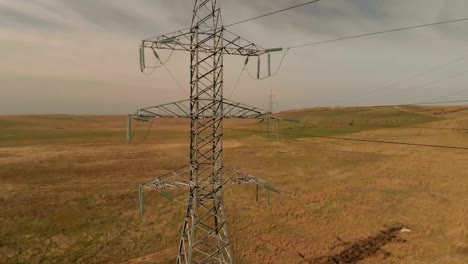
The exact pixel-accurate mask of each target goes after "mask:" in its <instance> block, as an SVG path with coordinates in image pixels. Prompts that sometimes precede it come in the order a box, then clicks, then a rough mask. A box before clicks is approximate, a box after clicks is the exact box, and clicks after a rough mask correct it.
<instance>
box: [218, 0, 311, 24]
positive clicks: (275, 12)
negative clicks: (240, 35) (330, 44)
mask: <svg viewBox="0 0 468 264" xmlns="http://www.w3.org/2000/svg"><path fill="white" fill-rule="evenodd" d="M318 1H320V0H314V1H309V2H305V3H302V4H298V5H295V6H290V7H287V8H283V9H280V10H277V11H274V12H271V13H267V14H263V15H259V16H256V17H252V18H248V19H245V20H241V21H238V22H234V23H231V24H228V25H225V26H224V27H231V26H234V25H239V24H242V23H245V22H249V21H252V20H255V19H259V18H262V17H266V16H270V15H274V14H278V13H281V12H283V11H288V10H291V9H294V8H298V7H301V6H305V5H309V4H313V3H316V2H318Z"/></svg>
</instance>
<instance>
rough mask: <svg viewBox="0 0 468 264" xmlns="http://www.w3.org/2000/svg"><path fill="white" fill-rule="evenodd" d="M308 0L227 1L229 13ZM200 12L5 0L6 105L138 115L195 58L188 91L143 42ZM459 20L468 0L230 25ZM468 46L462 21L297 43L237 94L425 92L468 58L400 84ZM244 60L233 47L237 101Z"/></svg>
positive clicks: (0, 30)
mask: <svg viewBox="0 0 468 264" xmlns="http://www.w3.org/2000/svg"><path fill="white" fill-rule="evenodd" d="M303 2H305V0H236V1H234V0H232V1H228V0H221V8H222V16H223V22H224V24H229V23H232V22H236V21H239V20H243V19H245V18H250V17H254V16H257V15H259V14H263V13H267V12H271V11H274V10H277V9H281V8H284V7H288V6H291V5H294V4H299V3H303ZM191 9H192V1H190V0H0V92H1V93H0V114H46V113H49V114H58V113H62V114H126V113H131V112H133V111H134V110H135V109H137V108H139V107H145V106H151V105H156V104H161V103H166V102H171V101H175V100H180V99H186V98H187V97H188V76H189V55H188V54H187V53H184V52H179V53H177V52H176V53H174V56H172V57H171V60H170V61H169V62H168V64H167V66H168V68H169V69H170V70H171V71H172V73H173V74H174V75H175V76H176V78H177V79H178V80H179V82H180V83H182V85H183V86H184V89H185V90H182V91H181V89H180V88H179V87H178V86H177V84H176V82H175V81H174V80H173V79H172V78H171V77H170V75H169V74H168V73H167V72H166V71H165V70H164V68H160V69H158V70H156V71H155V72H154V73H153V74H152V75H143V74H142V73H140V71H139V62H138V45H139V43H140V41H141V40H142V39H146V38H148V37H151V36H155V35H160V34H164V33H168V32H171V31H174V30H177V29H182V28H186V27H188V26H190V20H191ZM457 18H468V1H466V0H322V1H320V2H318V3H315V4H311V5H308V6H304V7H301V8H298V9H295V10H290V11H287V12H283V13H280V14H276V15H273V16H269V17H265V18H262V19H258V20H254V21H251V22H248V23H244V24H241V25H238V26H233V27H230V28H229V29H230V30H231V31H233V32H235V33H237V34H239V35H241V36H243V37H245V38H246V39H248V40H250V41H252V42H254V43H257V44H259V45H261V46H262V47H266V48H268V47H284V46H291V45H296V44H302V43H307V42H315V41H321V40H327V39H334V38H339V37H344V36H349V35H355V34H362V33H369V32H373V31H380V30H386V29H392V28H398V27H406V26H412V25H417V24H424V23H432V22H435V21H442V20H450V19H457ZM467 44H468V22H459V23H453V24H446V25H439V26H435V27H427V28H420V29H414V30H408V31H403V32H394V33H389V34H385V35H379V36H371V37H366V38H361V39H354V40H346V41H339V42H334V43H328V44H323V45H316V46H311V47H304V48H299V49H294V50H291V51H289V52H288V55H287V56H286V58H285V60H284V63H283V66H282V68H281V69H280V71H279V73H278V74H277V75H276V76H274V77H272V78H269V79H266V80H263V81H256V80H252V79H250V77H249V76H248V75H246V74H243V75H242V77H241V80H240V83H239V86H238V88H237V89H236V91H235V92H234V94H233V96H232V99H234V100H236V101H240V102H244V103H247V104H250V105H255V106H259V107H263V108H265V107H266V105H267V102H266V101H267V95H268V94H269V93H270V89H272V90H273V93H274V95H275V98H276V99H275V101H276V104H275V106H276V110H285V109H291V108H304V107H316V106H337V105H378V104H397V103H414V102H420V101H425V100H428V99H431V98H435V97H442V96H444V95H447V94H450V93H454V92H457V91H460V90H463V89H466V88H467V85H466V83H467V82H468V58H467V59H464V60H460V61H458V62H457V63H453V64H451V65H449V66H447V67H444V68H442V69H440V70H438V71H435V72H432V73H431V74H427V75H424V76H421V77H419V78H415V79H413V80H411V81H408V82H403V83H401V84H400V85H397V86H392V87H388V86H389V84H392V83H395V82H398V81H400V80H404V79H406V78H409V77H411V76H414V75H416V74H418V73H420V72H423V71H426V70H428V69H431V68H433V67H436V66H437V65H442V64H445V63H447V62H449V61H451V60H454V59H456V58H459V57H462V56H464V55H468V45H467ZM167 55H168V54H167V53H165V52H161V56H162V57H165V56H167ZM280 57H281V53H278V54H274V56H273V62H272V63H273V65H272V67H273V68H275V67H276V66H277V64H278V62H279V59H280ZM242 66H243V59H242V58H238V57H229V58H227V56H226V58H225V86H224V89H225V96H226V97H228V98H230V97H231V96H230V95H231V90H232V88H233V86H234V84H235V81H236V79H237V78H238V76H239V73H240V72H241V69H242ZM249 69H250V71H251V72H252V73H255V65H254V64H253V63H252V65H250V64H249ZM273 70H274V69H273ZM463 72H467V74H460V75H459V76H458V77H454V78H450V79H448V80H446V81H441V82H436V81H437V80H439V79H444V78H449V77H450V76H453V75H455V74H458V73H463ZM431 83H433V84H431ZM377 89H378V90H377ZM375 90H377V92H372V93H370V91H375ZM464 98H468V92H467V93H466V94H460V95H457V96H452V97H446V98H443V100H456V99H464Z"/></svg>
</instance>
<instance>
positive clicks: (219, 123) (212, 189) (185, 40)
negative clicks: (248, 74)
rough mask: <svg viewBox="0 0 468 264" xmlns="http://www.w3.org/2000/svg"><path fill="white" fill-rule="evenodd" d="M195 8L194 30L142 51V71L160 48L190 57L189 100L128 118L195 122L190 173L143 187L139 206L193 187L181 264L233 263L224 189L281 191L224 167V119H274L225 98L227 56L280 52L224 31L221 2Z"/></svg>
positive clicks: (206, 0)
mask: <svg viewBox="0 0 468 264" xmlns="http://www.w3.org/2000/svg"><path fill="white" fill-rule="evenodd" d="M194 3H195V5H194V8H193V14H192V23H191V27H190V29H189V30H181V31H176V32H173V33H169V34H165V35H162V36H159V37H156V38H152V39H147V40H144V41H143V42H142V44H141V46H140V66H141V70H142V71H143V70H144V68H145V62H144V61H145V59H144V58H145V55H144V54H145V49H151V50H152V51H153V53H154V55H155V56H156V58H157V59H158V60H159V56H158V54H157V52H156V50H157V49H169V50H182V51H188V52H190V98H189V100H182V101H178V102H174V103H169V104H164V105H158V106H152V107H147V108H143V109H138V110H137V112H136V113H134V114H133V115H130V116H129V123H128V124H129V127H130V122H131V118H133V119H137V120H147V119H148V118H163V117H182V118H190V120H191V122H190V164H189V166H188V168H187V169H186V170H182V169H181V168H180V169H178V170H175V171H173V172H170V173H168V174H166V175H162V176H160V177H156V179H154V180H151V181H148V182H146V183H143V184H142V185H141V186H140V202H141V205H143V190H144V189H154V190H157V191H158V192H160V193H161V194H162V195H163V196H164V197H166V198H169V199H171V200H172V199H173V197H172V196H171V195H170V194H168V193H165V192H163V191H162V190H163V189H166V188H168V187H188V188H189V189H190V192H189V197H188V199H187V210H186V213H185V220H184V225H183V228H182V235H181V239H180V246H179V253H178V256H177V263H179V264H182V263H200V264H201V263H233V257H232V253H231V248H230V242H229V234H228V230H227V225H226V217H225V214H224V209H223V186H224V185H226V184H240V183H251V184H257V187H258V185H261V186H263V187H264V188H265V189H266V190H267V192H268V191H274V192H279V190H277V189H275V188H273V187H271V186H269V185H268V184H267V182H266V181H264V180H261V179H259V178H256V177H253V176H251V175H249V174H246V173H242V172H240V171H238V170H233V169H227V168H225V167H224V165H223V133H224V131H223V119H224V118H261V119H264V120H269V119H271V118H274V117H273V116H272V114H271V113H269V112H267V111H262V110H259V109H257V108H253V107H249V106H246V105H243V104H240V103H236V102H233V101H229V100H225V99H224V98H223V55H225V54H228V55H240V56H246V57H250V56H257V57H258V56H260V55H262V54H265V53H269V52H272V51H278V50H280V49H263V48H260V47H259V46H257V45H255V44H253V43H251V42H249V41H247V40H245V39H243V38H241V37H239V36H237V35H235V34H234V33H232V32H230V31H227V30H226V29H225V28H223V25H222V19H221V10H220V6H219V1H218V0H201V1H199V0H195V1H194ZM247 61H248V60H246V63H245V64H247ZM129 132H131V130H130V129H129ZM129 141H131V136H129ZM185 172H188V173H189V177H188V179H186V178H185V179H184V178H182V179H180V180H179V179H175V177H174V175H176V176H181V175H182V174H183V173H185ZM257 191H258V188H257ZM257 197H258V192H257ZM268 197H269V196H268ZM142 208H143V207H142ZM142 212H143V209H142Z"/></svg>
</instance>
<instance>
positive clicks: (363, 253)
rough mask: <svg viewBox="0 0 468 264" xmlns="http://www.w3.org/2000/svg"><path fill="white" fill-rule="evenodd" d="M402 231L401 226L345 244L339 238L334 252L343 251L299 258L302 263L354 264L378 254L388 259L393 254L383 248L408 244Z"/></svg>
mask: <svg viewBox="0 0 468 264" xmlns="http://www.w3.org/2000/svg"><path fill="white" fill-rule="evenodd" d="M401 229H402V227H401V226H395V227H389V228H386V229H385V230H379V233H377V234H376V235H374V236H370V237H367V238H365V239H359V240H357V241H355V242H344V241H342V240H341V239H340V238H337V239H338V240H339V241H340V243H339V244H337V245H335V246H334V247H333V248H332V250H333V249H335V248H336V247H344V249H343V250H342V251H340V252H338V253H336V254H330V255H327V256H321V257H318V258H306V257H305V256H303V255H302V254H300V253H299V256H301V257H302V258H303V261H302V262H301V263H310V264H312V263H313V264H344V263H346V264H354V263H358V262H359V261H361V260H364V259H366V258H369V257H372V256H374V255H377V254H383V256H384V257H388V256H390V255H391V253H390V252H387V251H385V250H384V249H382V247H383V246H385V245H387V244H389V243H392V242H406V240H404V239H402V238H399V237H398V235H399V233H400V231H401Z"/></svg>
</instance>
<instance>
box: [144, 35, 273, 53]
mask: <svg viewBox="0 0 468 264" xmlns="http://www.w3.org/2000/svg"><path fill="white" fill-rule="evenodd" d="M220 30H223V34H222V36H223V37H222V39H223V43H224V45H223V53H224V54H227V55H240V56H259V55H262V54H264V53H268V52H270V51H277V49H264V48H262V47H260V46H259V45H257V44H255V43H253V42H251V41H248V40H246V39H244V38H242V37H240V36H238V35H236V34H235V33H233V32H231V31H228V30H226V29H223V28H217V29H200V30H199V31H198V36H199V38H200V41H199V44H198V46H195V47H193V46H192V44H191V36H192V33H193V32H191V31H190V29H185V30H179V31H175V32H171V33H168V34H164V35H161V36H158V37H155V38H151V39H146V40H143V41H142V43H141V46H140V48H141V49H145V48H146V49H152V50H156V49H166V50H180V51H191V50H192V49H198V51H199V52H202V53H212V52H213V49H214V48H215V47H214V46H213V42H212V41H209V40H212V38H213V35H216V34H219V31H220Z"/></svg>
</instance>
